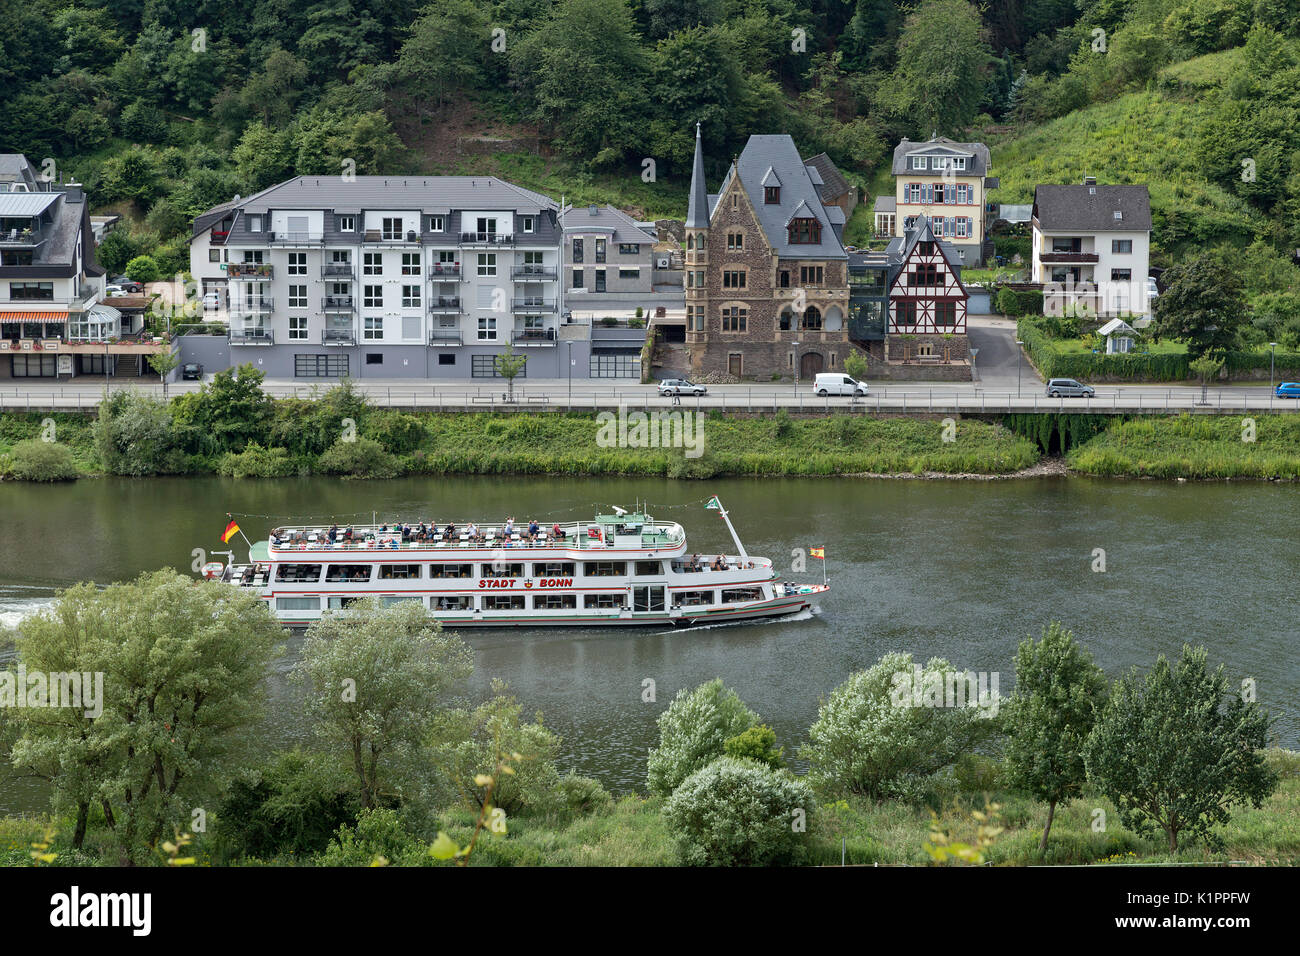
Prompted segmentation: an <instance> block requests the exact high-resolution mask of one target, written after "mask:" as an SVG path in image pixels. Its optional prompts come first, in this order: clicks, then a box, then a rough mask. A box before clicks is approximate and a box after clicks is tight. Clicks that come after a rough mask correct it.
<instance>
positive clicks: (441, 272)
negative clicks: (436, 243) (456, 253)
mask: <svg viewBox="0 0 1300 956" xmlns="http://www.w3.org/2000/svg"><path fill="white" fill-rule="evenodd" d="M460 277H461V269H460V263H459V262H455V263H452V262H435V263H434V264H433V265H431V266H429V278H430V279H433V280H435V281H437V280H438V279H459V278H460Z"/></svg>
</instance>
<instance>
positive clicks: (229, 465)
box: [217, 442, 295, 478]
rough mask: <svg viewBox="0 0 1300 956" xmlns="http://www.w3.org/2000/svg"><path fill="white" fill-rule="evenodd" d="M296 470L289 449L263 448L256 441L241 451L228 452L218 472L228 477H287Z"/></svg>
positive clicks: (218, 464) (219, 463) (222, 459)
mask: <svg viewBox="0 0 1300 956" xmlns="http://www.w3.org/2000/svg"><path fill="white" fill-rule="evenodd" d="M294 470H295V469H294V463H293V462H292V461H290V459H289V452H288V451H286V450H285V449H283V448H263V447H262V446H261V445H259V444H257V443H256V442H254V443H253V444H251V445H249V446H248V447H247V448H245V449H244V450H243V451H241V452H238V453H235V452H227V453H226V454H224V455H222V456H221V460H220V461H219V462H218V463H217V474H219V475H224V476H225V477H227V478H285V477H287V476H289V475H292V474H293V473H294Z"/></svg>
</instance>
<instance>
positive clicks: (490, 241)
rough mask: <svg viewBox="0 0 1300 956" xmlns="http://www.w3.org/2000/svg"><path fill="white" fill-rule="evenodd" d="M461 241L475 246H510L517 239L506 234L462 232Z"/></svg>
mask: <svg viewBox="0 0 1300 956" xmlns="http://www.w3.org/2000/svg"><path fill="white" fill-rule="evenodd" d="M460 241H461V242H468V243H473V244H474V245H487V246H508V245H510V244H512V243H513V242H514V241H515V237H514V236H512V235H510V234H509V233H506V232H462V233H461V234H460Z"/></svg>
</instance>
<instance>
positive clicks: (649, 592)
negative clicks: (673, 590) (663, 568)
mask: <svg viewBox="0 0 1300 956" xmlns="http://www.w3.org/2000/svg"><path fill="white" fill-rule="evenodd" d="M663 609H664V589H663V588H661V587H660V588H633V589H632V610H633V611H662V610H663Z"/></svg>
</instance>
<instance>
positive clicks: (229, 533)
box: [221, 518, 239, 544]
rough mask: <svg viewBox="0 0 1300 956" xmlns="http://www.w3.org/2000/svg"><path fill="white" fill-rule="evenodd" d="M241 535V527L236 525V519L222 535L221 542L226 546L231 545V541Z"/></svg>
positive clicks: (232, 519) (232, 520)
mask: <svg viewBox="0 0 1300 956" xmlns="http://www.w3.org/2000/svg"><path fill="white" fill-rule="evenodd" d="M237 534H239V525H237V524H235V519H234V518H231V519H230V524H228V525H226V530H225V531H224V532H222V534H221V540H222V542H223V543H225V544H230V539H231V538H233V537H234V536H235V535H237Z"/></svg>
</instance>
